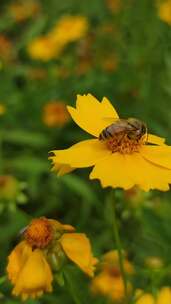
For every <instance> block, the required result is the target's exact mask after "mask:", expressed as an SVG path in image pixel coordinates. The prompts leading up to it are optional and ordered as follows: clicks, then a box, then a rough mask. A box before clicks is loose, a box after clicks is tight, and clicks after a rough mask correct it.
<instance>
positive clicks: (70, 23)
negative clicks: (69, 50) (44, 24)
mask: <svg viewBox="0 0 171 304" xmlns="http://www.w3.org/2000/svg"><path fill="white" fill-rule="evenodd" d="M87 30H88V21H87V19H86V17H84V16H62V17H61V19H60V20H59V21H57V23H56V24H55V26H54V27H53V28H52V30H51V31H50V32H49V36H50V37H51V38H52V39H53V40H55V41H56V42H58V43H60V44H62V45H66V44H67V43H70V42H73V41H77V40H79V39H81V38H83V37H84V36H85V35H86V33H87Z"/></svg>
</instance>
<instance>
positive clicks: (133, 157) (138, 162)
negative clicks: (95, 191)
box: [90, 153, 171, 191]
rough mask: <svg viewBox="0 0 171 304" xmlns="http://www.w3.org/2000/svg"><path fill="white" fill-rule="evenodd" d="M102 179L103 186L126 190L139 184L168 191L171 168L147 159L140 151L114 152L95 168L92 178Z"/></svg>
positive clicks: (146, 188) (148, 188)
mask: <svg viewBox="0 0 171 304" xmlns="http://www.w3.org/2000/svg"><path fill="white" fill-rule="evenodd" d="M94 178H97V179H100V181H101V184H102V186H103V187H107V186H111V187H114V188H116V187H120V188H123V189H125V190H127V189H129V188H132V187H133V186H135V185H138V186H139V187H140V188H142V189H143V190H145V191H149V190H150V189H159V190H162V191H167V190H168V189H169V185H168V184H169V183H171V170H168V169H165V168H162V167H160V166H157V165H155V164H153V163H151V162H149V161H146V160H145V159H144V158H143V157H142V156H141V155H140V153H133V154H125V155H122V154H119V153H113V154H112V155H110V156H108V157H106V158H105V159H103V160H102V161H99V162H98V163H97V164H96V165H95V167H94V168H93V170H92V172H91V174H90V179H94Z"/></svg>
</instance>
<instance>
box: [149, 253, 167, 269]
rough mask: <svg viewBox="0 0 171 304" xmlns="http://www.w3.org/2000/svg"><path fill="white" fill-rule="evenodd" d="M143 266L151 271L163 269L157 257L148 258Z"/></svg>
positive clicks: (160, 260)
mask: <svg viewBox="0 0 171 304" xmlns="http://www.w3.org/2000/svg"><path fill="white" fill-rule="evenodd" d="M145 264H146V265H147V266H148V267H149V268H151V269H153V270H158V269H161V268H162V267H163V260H162V259H161V258H160V257H158V256H149V257H147V258H146V260H145Z"/></svg>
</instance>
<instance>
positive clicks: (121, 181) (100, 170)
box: [90, 153, 135, 189]
mask: <svg viewBox="0 0 171 304" xmlns="http://www.w3.org/2000/svg"><path fill="white" fill-rule="evenodd" d="M130 171H131V168H130V166H129V163H128V162H127V158H126V156H125V155H122V154H119V153H113V154H111V155H109V156H107V157H106V158H105V159H103V160H101V161H99V162H98V163H97V164H96V165H95V167H94V168H93V170H92V172H91V174H90V179H95V178H98V179H100V181H101V184H102V187H108V186H111V187H114V188H115V187H121V188H124V189H129V188H132V187H133V186H134V184H135V183H134V180H132V179H131V173H130Z"/></svg>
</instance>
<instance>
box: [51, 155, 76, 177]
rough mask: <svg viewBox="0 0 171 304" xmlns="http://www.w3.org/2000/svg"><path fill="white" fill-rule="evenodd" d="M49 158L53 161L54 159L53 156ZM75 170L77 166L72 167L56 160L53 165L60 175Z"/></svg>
mask: <svg viewBox="0 0 171 304" xmlns="http://www.w3.org/2000/svg"><path fill="white" fill-rule="evenodd" d="M49 159H52V161H53V156H51V157H49ZM73 170H75V168H72V167H70V166H69V165H64V164H58V163H56V162H55V164H54V166H53V167H52V171H57V172H58V176H63V175H65V174H67V173H70V172H72V171H73Z"/></svg>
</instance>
